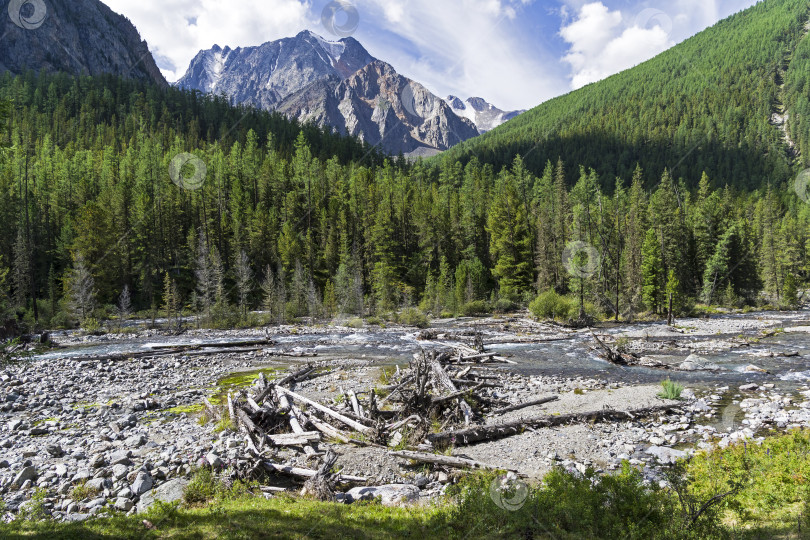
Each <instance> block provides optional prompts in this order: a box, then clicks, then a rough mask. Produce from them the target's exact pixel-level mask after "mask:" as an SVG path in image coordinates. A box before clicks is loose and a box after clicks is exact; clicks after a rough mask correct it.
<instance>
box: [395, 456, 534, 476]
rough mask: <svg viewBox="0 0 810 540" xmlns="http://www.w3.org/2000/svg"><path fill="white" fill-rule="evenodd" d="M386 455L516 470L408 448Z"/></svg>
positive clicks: (422, 461) (443, 463)
mask: <svg viewBox="0 0 810 540" xmlns="http://www.w3.org/2000/svg"><path fill="white" fill-rule="evenodd" d="M388 455H389V456H394V457H398V458H401V459H410V460H412V461H418V462H419V463H432V464H433V465H444V466H446V467H453V468H457V469H488V470H493V471H509V472H514V473H517V472H518V471H517V469H509V468H507V467H499V466H496V465H489V464H487V463H481V462H480V461H474V460H472V459H465V458H460V457H454V456H439V455H436V454H427V453H424V452H412V451H410V450H400V451H398V452H388ZM518 474H519V475H520V476H526V475H525V474H520V473H518Z"/></svg>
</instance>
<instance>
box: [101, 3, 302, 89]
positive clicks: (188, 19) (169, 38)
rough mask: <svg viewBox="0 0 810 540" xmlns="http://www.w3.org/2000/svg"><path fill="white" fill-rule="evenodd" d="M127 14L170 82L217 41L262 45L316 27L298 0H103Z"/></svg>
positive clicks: (236, 44) (114, 9)
mask: <svg viewBox="0 0 810 540" xmlns="http://www.w3.org/2000/svg"><path fill="white" fill-rule="evenodd" d="M104 2H105V3H106V4H107V5H108V6H110V8H111V9H112V10H113V11H116V12H118V13H121V14H123V15H125V16H127V17H128V18H129V19H130V20H131V21H132V22H133V23H134V24H135V26H136V27H137V28H138V30H139V31H140V32H141V36H142V37H143V38H144V39H146V40H147V41H148V42H149V48H150V49H151V50H152V52H153V54H154V56H155V58H156V61H157V62H158V65H159V67H160V68H161V70H162V71H163V74H164V76H165V77H166V78H167V79H168V80H169V81H175V80H177V79H178V78H180V77H181V76H182V75H183V74H184V73H185V72H186V69H187V68H188V64H189V62H190V61H191V59H192V58H194V56H195V55H196V54H197V53H198V52H199V51H200V50H201V49H208V48H210V47H211V46H212V45H214V44H215V43H216V44H219V45H221V46H223V47H224V46H225V45H229V46H230V47H232V48H233V47H238V46H247V45H258V44H260V43H264V42H266V41H271V40H274V39H279V38H282V37H288V36H290V35H294V34H296V33H297V32H299V31H300V30H303V29H304V28H306V27H308V26H311V24H310V13H309V4H308V2H306V1H299V0H239V1H238V2H235V1H234V0H138V1H137V2H135V1H133V0H104Z"/></svg>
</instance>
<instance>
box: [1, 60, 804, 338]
mask: <svg viewBox="0 0 810 540" xmlns="http://www.w3.org/2000/svg"><path fill="white" fill-rule="evenodd" d="M0 96H2V98H3V100H4V101H5V102H6V103H7V104H8V106H7V107H6V108H5V117H6V122H5V124H6V125H5V126H4V128H3V137H4V146H5V150H4V152H3V162H2V168H1V169H0V182H2V192H3V197H2V199H0V215H1V216H2V219H0V227H1V228H2V230H0V241H1V242H2V243H3V245H2V247H1V248H0V253H2V254H3V256H2V263H0V276H1V277H2V283H3V286H2V291H3V293H4V298H3V302H4V305H5V306H6V311H7V312H8V313H7V315H10V314H12V312H13V314H14V315H16V318H17V319H18V320H21V321H24V322H26V323H27V324H29V325H30V324H33V323H34V321H35V320H37V321H40V322H44V323H49V324H51V325H57V326H69V325H72V324H75V323H77V322H82V321H84V320H85V319H93V318H94V317H96V316H97V317H106V316H111V315H114V314H115V312H116V310H118V311H121V310H124V314H126V313H129V312H131V311H143V310H148V311H150V312H152V314H153V315H161V314H162V315H167V316H169V317H173V316H177V315H178V314H180V313H182V312H186V313H187V312H194V313H200V314H202V315H203V316H204V318H207V319H209V320H210V321H215V320H216V321H220V323H222V324H235V323H236V322H238V321H239V319H240V318H244V316H245V314H246V313H248V311H249V310H255V309H261V310H265V311H267V312H269V314H270V318H271V320H275V321H283V320H287V319H289V318H294V317H301V316H313V317H318V316H330V315H335V314H357V315H370V314H389V313H392V312H394V311H396V310H399V309H400V308H403V307H408V306H419V307H421V308H422V310H423V311H425V312H429V313H431V314H434V315H437V316H438V315H440V314H442V313H453V314H477V313H486V312H490V311H491V310H493V309H496V310H507V309H510V308H514V307H516V306H518V305H527V304H528V303H529V302H530V301H531V300H533V299H534V298H535V297H536V296H537V295H538V294H543V296H542V297H541V299H540V300H538V301H535V303H534V306H536V307H535V309H536V310H539V311H540V312H541V313H543V314H545V315H551V316H558V318H559V317H561V318H566V317H568V316H574V315H576V309H574V306H576V307H580V308H582V309H583V310H584V311H586V312H589V313H590V314H591V315H600V316H604V317H611V318H612V317H615V316H618V317H622V318H624V319H628V318H632V317H634V316H636V315H638V314H639V313H643V312H649V313H653V314H655V313H658V314H663V313H665V312H666V311H667V310H668V308H669V301H670V300H672V303H673V309H674V310H675V311H676V312H685V311H688V310H690V309H691V307H692V306H693V305H694V304H695V303H705V304H721V305H737V306H742V305H746V304H747V305H761V304H766V303H770V304H773V305H791V304H793V303H795V302H796V295H797V292H796V291H797V288H798V286H799V284H801V283H803V282H805V281H806V280H807V277H808V271H809V270H810V266H808V250H809V249H810V243H808V233H809V232H810V207H808V205H807V204H805V203H804V202H803V201H802V200H801V199H800V198H799V197H797V195H796V193H795V192H794V190H793V189H792V184H790V183H788V182H783V183H767V182H762V186H760V187H759V188H758V189H756V190H744V189H742V188H741V187H739V186H737V185H736V184H735V182H734V181H733V179H732V178H727V177H719V178H712V177H710V176H708V175H706V174H703V175H702V176H701V177H699V178H697V179H694V178H691V177H689V178H685V177H678V178H674V177H672V176H671V174H670V173H669V170H668V169H664V170H662V171H645V170H644V169H642V168H641V167H640V166H638V167H637V168H636V169H635V170H634V172H633V173H632V174H631V175H629V176H628V177H616V178H615V179H614V181H613V183H612V184H610V185H607V186H604V187H603V185H604V184H605V181H604V177H603V176H600V174H599V171H597V170H595V169H591V168H588V169H586V168H584V167H583V166H581V165H580V164H579V163H576V162H571V163H569V162H566V161H565V160H564V159H563V158H562V156H560V157H559V159H555V160H549V161H548V162H547V163H546V165H545V167H544V168H543V170H542V171H541V174H539V175H535V174H533V173H532V172H530V170H529V169H528V168H527V167H526V166H525V164H524V162H523V160H522V158H521V157H520V156H518V157H515V158H514V159H513V160H512V162H511V163H510V164H509V165H508V166H504V167H502V168H496V167H495V166H493V165H491V164H488V163H481V162H479V161H478V160H477V159H475V158H473V159H471V160H469V161H468V162H467V163H466V165H462V164H461V163H460V162H458V161H451V160H450V159H444V160H443V161H442V160H440V161H438V162H436V163H434V162H430V163H424V162H421V161H420V162H416V163H411V164H409V163H407V162H405V161H404V160H402V159H398V160H394V161H391V160H384V159H383V158H382V156H381V155H380V154H378V153H377V152H375V151H373V150H371V149H369V148H367V147H365V146H364V145H363V144H361V143H359V142H358V141H356V140H353V139H349V138H342V137H338V136H337V135H334V134H330V133H325V132H323V131H321V130H318V129H315V128H312V127H308V126H299V125H297V124H295V123H292V122H290V121H287V120H286V119H284V118H282V117H279V116H277V115H272V114H269V113H260V112H257V111H253V110H250V109H236V108H231V107H230V106H229V105H227V102H226V101H225V100H224V99H221V98H211V97H203V96H201V95H199V94H192V93H184V92H181V91H178V90H174V89H168V90H163V89H157V88H153V87H149V86H145V85H143V83H136V82H131V81H125V80H120V79H114V78H110V77H101V78H79V79H74V78H70V77H67V76H61V75H57V76H51V75H44V74H39V75H37V74H33V73H29V74H27V75H25V76H18V77H12V76H10V75H6V76H5V77H4V78H3V79H2V90H1V91H0ZM183 152H193V153H194V154H195V155H197V156H198V157H199V158H200V159H201V160H202V162H203V163H204V164H205V171H204V172H205V175H204V178H203V179H202V187H201V188H200V189H186V188H184V187H183V184H182V183H176V182H173V181H172V177H171V175H170V165H171V162H172V159H173V158H174V156H176V155H178V154H180V153H183ZM195 172H196V171H194V170H190V171H189V170H183V171H180V174H181V175H182V176H183V177H186V176H190V175H192V174H194V173H195ZM650 174H655V175H656V176H657V177H658V178H659V179H660V181H659V182H658V184H657V185H656V186H654V187H652V188H648V187H647V186H646V184H645V182H644V178H645V177H646V176H649V175H650ZM569 178H575V181H573V182H571V181H570V180H568V179H569ZM695 183H696V184H697V187H696V188H690V187H689V186H690V185H691V184H695ZM575 242H579V244H572V243H575ZM557 295H570V301H571V303H572V306H566V305H565V299H564V298H559V297H557ZM560 302H562V304H563V307H562V308H559V307H557V304H559V303H560Z"/></svg>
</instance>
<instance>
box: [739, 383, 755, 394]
mask: <svg viewBox="0 0 810 540" xmlns="http://www.w3.org/2000/svg"><path fill="white" fill-rule="evenodd" d="M757 390H759V385H757V384H753V383H751V384H744V385H742V386H740V392H756V391H757Z"/></svg>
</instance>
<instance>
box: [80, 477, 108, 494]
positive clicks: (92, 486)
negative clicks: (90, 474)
mask: <svg viewBox="0 0 810 540" xmlns="http://www.w3.org/2000/svg"><path fill="white" fill-rule="evenodd" d="M85 487H87V489H89V490H92V491H95V492H100V491H103V490H104V489H105V488H109V487H112V482H110V481H109V480H108V479H106V478H93V479H92V480H88V481H87V483H86V484H85Z"/></svg>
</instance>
